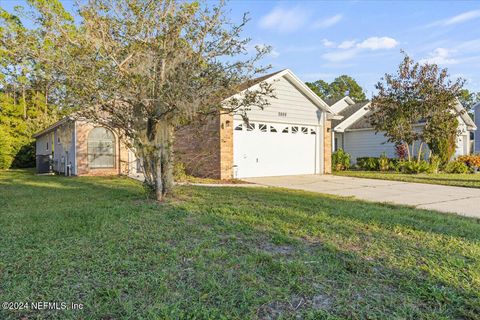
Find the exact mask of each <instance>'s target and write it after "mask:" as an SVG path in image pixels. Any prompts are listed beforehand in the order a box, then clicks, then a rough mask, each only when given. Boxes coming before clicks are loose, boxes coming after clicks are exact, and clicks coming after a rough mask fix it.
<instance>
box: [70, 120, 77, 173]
mask: <svg viewBox="0 0 480 320" xmlns="http://www.w3.org/2000/svg"><path fill="white" fill-rule="evenodd" d="M71 170H72V175H74V176H76V175H77V121H73V168H72V169H71Z"/></svg>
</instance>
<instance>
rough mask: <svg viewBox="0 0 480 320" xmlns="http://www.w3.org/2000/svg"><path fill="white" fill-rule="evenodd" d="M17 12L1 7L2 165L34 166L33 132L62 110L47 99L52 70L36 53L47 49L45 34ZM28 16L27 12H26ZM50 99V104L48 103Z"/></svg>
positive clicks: (51, 121)
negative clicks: (22, 18)
mask: <svg viewBox="0 0 480 320" xmlns="http://www.w3.org/2000/svg"><path fill="white" fill-rule="evenodd" d="M20 14H22V10H21V8H18V12H14V13H9V12H7V11H5V10H3V9H1V8H0V135H1V137H0V168H2V169H7V168H10V167H12V166H13V167H25V166H34V163H35V162H34V161H35V158H34V156H35V152H34V144H33V138H32V134H33V133H35V132H36V131H38V130H41V129H43V128H45V127H46V126H48V125H49V124H51V123H53V122H55V121H56V120H57V119H58V116H59V115H60V113H61V112H60V110H59V109H58V108H57V105H56V104H54V103H53V102H54V101H52V99H48V92H49V88H48V82H47V81H46V79H48V77H49V75H51V72H49V71H48V70H45V69H44V68H42V65H41V64H39V63H38V61H37V60H36V58H35V57H36V56H37V55H36V54H35V52H45V49H46V47H45V46H44V44H45V43H47V42H48V40H47V39H46V38H45V35H44V34H42V33H39V32H36V31H33V30H30V29H28V28H26V27H25V26H24V25H23V23H22V21H21V19H20V18H19V15H20ZM23 14H24V15H25V17H28V14H27V13H25V12H23ZM49 100H50V102H51V103H49Z"/></svg>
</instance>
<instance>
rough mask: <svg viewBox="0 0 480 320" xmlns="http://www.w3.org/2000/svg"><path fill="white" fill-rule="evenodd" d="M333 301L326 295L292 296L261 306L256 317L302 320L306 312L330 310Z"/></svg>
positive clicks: (269, 319) (272, 319) (267, 319)
mask: <svg viewBox="0 0 480 320" xmlns="http://www.w3.org/2000/svg"><path fill="white" fill-rule="evenodd" d="M332 304H333V299H332V298H331V297H329V296H328V295H324V294H317V295H314V296H312V297H305V296H292V297H291V298H290V300H283V301H274V302H271V303H268V304H265V305H262V306H261V307H260V308H259V309H258V310H257V316H258V318H259V319H262V320H276V319H283V318H285V317H293V318H296V319H302V315H303V313H304V312H305V311H306V310H312V309H313V310H317V311H318V310H324V311H328V310H330V309H331V308H332Z"/></svg>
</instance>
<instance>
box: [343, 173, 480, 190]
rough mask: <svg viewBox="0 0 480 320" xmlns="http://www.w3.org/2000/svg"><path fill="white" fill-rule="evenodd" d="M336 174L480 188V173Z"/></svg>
mask: <svg viewBox="0 0 480 320" xmlns="http://www.w3.org/2000/svg"><path fill="white" fill-rule="evenodd" d="M334 174H335V175H339V176H346V177H356V178H368V179H382V180H394V181H404V182H417V183H429V184H440V185H446V186H456V187H468V188H480V174H471V173H465V174H454V173H437V174H427V173H420V174H408V173H399V172H392V171H389V172H380V171H360V170H348V171H335V172H334Z"/></svg>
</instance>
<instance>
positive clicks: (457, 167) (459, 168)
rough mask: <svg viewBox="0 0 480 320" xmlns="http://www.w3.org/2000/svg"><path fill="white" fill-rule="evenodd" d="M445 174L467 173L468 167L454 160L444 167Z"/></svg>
mask: <svg viewBox="0 0 480 320" xmlns="http://www.w3.org/2000/svg"><path fill="white" fill-rule="evenodd" d="M445 172H446V173H467V172H468V167H467V165H466V164H465V163H464V162H462V161H460V160H455V161H452V162H449V163H448V164H447V166H446V167H445Z"/></svg>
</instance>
